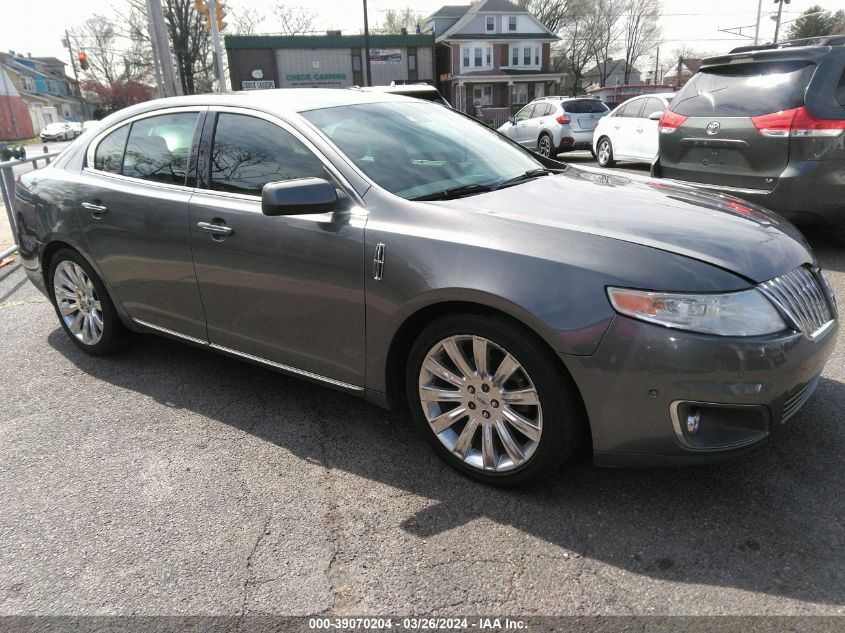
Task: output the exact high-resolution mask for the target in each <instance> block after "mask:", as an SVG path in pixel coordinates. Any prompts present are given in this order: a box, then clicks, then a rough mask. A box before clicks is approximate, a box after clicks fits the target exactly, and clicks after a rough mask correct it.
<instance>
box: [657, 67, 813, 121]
mask: <svg viewBox="0 0 845 633" xmlns="http://www.w3.org/2000/svg"><path fill="white" fill-rule="evenodd" d="M814 69H815V64H812V63H810V62H759V63H753V64H737V65H732V66H721V67H716V68H708V69H706V70H703V71H701V72H699V73H698V74H697V75H695V76H694V77H693V78H692V79H691V80H690V81H689V82H688V83H687V85H686V86H684V87H683V89H682V90H681V92H680V93H678V95H677V96H676V97H675V99H674V101H673V102H672V111H673V112H677V113H678V114H682V115H684V116H688V117H699V116H700V117H707V116H714V115H715V116H725V117H731V116H734V117H752V116H759V115H761V114H771V113H772V112H779V111H780V110H791V109H792V108H798V107H800V106H802V105H804V91H805V90H806V89H807V85H808V84H809V83H810V79H811V78H812V75H813V71H814Z"/></svg>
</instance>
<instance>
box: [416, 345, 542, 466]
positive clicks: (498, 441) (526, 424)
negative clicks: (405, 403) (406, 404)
mask: <svg viewBox="0 0 845 633" xmlns="http://www.w3.org/2000/svg"><path fill="white" fill-rule="evenodd" d="M419 397H420V403H421V405H422V410H423V413H424V414H425V417H426V420H428V424H429V426H430V427H431V430H432V432H434V434H435V435H436V436H437V438H438V439H439V440H440V441H441V442H442V443H443V445H444V446H445V447H446V448H447V449H449V451H451V452H452V453H453V454H454V455H455V456H456V457H458V458H459V459H461V460H462V461H463V462H464V463H465V464H467V465H469V466H472V467H474V468H477V469H479V470H485V471H495V472H504V471H508V470H513V469H514V468H518V467H519V466H522V465H523V464H525V463H526V462H527V461H528V460H529V459H530V458H531V456H532V455H533V454H534V451H535V450H536V449H537V446H538V444H539V442H540V436H541V434H542V432H543V411H542V408H541V406H540V398H539V396H538V394H537V389H536V388H535V387H534V383H533V382H532V381H531V378H530V377H529V376H528V373H527V372H526V371H525V369H524V368H523V367H522V365H520V364H519V362H518V361H517V360H516V359H515V358H514V357H513V356H511V355H510V354H509V353H508V352H507V350H505V349H503V348H502V347H500V346H499V345H497V344H496V343H494V342H492V341H490V340H488V339H486V338H483V337H480V336H472V335H456V336H450V337H448V338H445V339H443V340H442V341H440V342H439V343H437V344H436V345H435V346H434V347H433V348H431V350H429V352H428V354H427V355H426V357H425V360H424V361H423V364H422V368H421V369H420V376H419Z"/></svg>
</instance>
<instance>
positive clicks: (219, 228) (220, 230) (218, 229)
mask: <svg viewBox="0 0 845 633" xmlns="http://www.w3.org/2000/svg"><path fill="white" fill-rule="evenodd" d="M197 226H198V227H199V228H200V230H203V231H206V232H207V233H214V234H215V235H231V234H232V233H234V231H233V230H232V227H229V226H223V225H222V224H212V223H211V222H197Z"/></svg>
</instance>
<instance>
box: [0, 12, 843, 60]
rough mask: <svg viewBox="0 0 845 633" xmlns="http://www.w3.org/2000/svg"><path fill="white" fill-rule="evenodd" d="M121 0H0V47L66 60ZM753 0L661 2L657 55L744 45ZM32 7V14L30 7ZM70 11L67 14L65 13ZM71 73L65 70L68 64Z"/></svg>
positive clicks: (770, 29)
mask: <svg viewBox="0 0 845 633" xmlns="http://www.w3.org/2000/svg"><path fill="white" fill-rule="evenodd" d="M461 1H462V0H368V6H369V12H368V13H369V19H370V26H371V28H374V27H377V26H378V25H379V24H380V23H381V22H383V21H384V14H385V12H386V11H387V10H389V9H397V10H402V9H404V8H406V7H408V6H412V7H413V8H414V11H415V12H416V13H417V14H418V15H419V16H420V18H424V17H425V16H427V15H429V14H431V13H432V12H434V11H435V10H436V9H437V8H439V7H440V6H441V5H443V4H461ZM278 2H279V0H227V4H228V5H229V6H230V7H231V8H232V9H233V10H237V9H238V8H241V7H247V6H248V7H252V8H254V9H256V10H258V11H260V12H261V13H263V14H265V15H267V16H268V17H267V19H266V20H265V22H264V23H263V24H261V26H260V27H259V30H260V31H264V32H277V31H278V30H279V29H278V22H277V21H276V20H275V18H274V16H273V7H274V6H275V5H276V4H277V3H278ZM285 4H287V5H288V6H297V7H304V8H306V9H308V10H310V11H313V12H315V13H316V14H317V15H318V19H317V21H316V23H315V28H316V29H318V30H325V29H341V30H343V31H344V32H349V33H355V32H360V31H361V30H362V29H363V8H362V3H361V2H360V1H359V0H288V1H287V2H285ZM814 4H820V5H821V6H822V7H823V8H825V9H830V10H836V9H839V8H841V6H842V3H841V1H840V2H837V1H836V0H833V1H831V0H792V2H791V3H790V4H788V5H785V6H784V18H783V19H784V21H787V20H792V19H795V18H796V17H798V15H800V13H801V12H802V11H804V10H805V9H807V8H809V7H810V6H812V5H814ZM124 5H125V2H123V0H39V1H38V2H37V3H33V2H31V0H0V50H3V51H8V50H15V51H17V52H18V53H27V52H31V53H32V54H33V55H35V56H54V57H58V58H59V59H61V60H63V61H66V62H69V53H68V51H67V49H65V48H62V43H61V40H62V38H63V37H64V31H65V29H66V28H71V29H72V28H73V27H74V26H76V25H78V24H80V23H82V22H84V21H85V19H86V18H88V17H89V16H90V15H92V14H94V13H101V14H102V13H105V14H107V15H110V14H112V13H113V7H119V6H124ZM757 5H758V0H708V2H701V1H700V0H698V1H693V0H663V14H662V17H661V26H662V27H663V39H664V43H663V44H662V46H661V57H662V58H663V59H667V60H668V57H669V55H670V53H671V51H672V50H673V49H674V48H677V47H678V46H679V45H681V44H686V45H688V46H690V47H692V48H694V49H696V50H701V51H706V52H710V53H721V52H726V51H727V50H729V49H730V48H733V47H735V46H740V45H742V44H743V43H749V42H750V40H748V39H745V38H741V37H739V36H737V35H732V34H728V33H723V32H720V29H726V28H733V27H739V26H746V27H749V28H747V29H744V30H743V32H745V33H748V34H749V35H752V36H753V34H754V27H753V24H754V22H755V20H756V17H757ZM762 6H763V19H762V20H761V29H760V33H761V38H762V40H763V41H766V40H771V39H772V36H773V34H774V28H775V23H774V21H772V20H771V19H769V17H768V15H769V14H770V13H773V12H774V11H776V9H777V5H776V4H775V3H774V2H773V0H762ZM34 7H37V15H35V14H34V13H33V8H34ZM71 10H72V14H69V13H70V11H71ZM649 64H650V65H651V67H653V65H654V62H653V60H643V62H642V63H641V64H639V66H640V67H641V70H645V69H647V68H649V67H650V66H649ZM68 72H69V73H70V68H69V67H68Z"/></svg>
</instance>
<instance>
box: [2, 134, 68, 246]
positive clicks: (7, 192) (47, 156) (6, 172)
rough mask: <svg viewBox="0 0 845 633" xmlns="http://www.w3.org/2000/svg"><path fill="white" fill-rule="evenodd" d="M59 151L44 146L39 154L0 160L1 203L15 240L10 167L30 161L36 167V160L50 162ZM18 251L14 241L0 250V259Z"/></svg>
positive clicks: (15, 227) (12, 179) (13, 193)
mask: <svg viewBox="0 0 845 633" xmlns="http://www.w3.org/2000/svg"><path fill="white" fill-rule="evenodd" d="M60 153H61V151H56V152H51V151H49V150H48V149H47V148H46V147H45V148H44V153H43V154H39V155H37V156H31V157H27V158H21V159H17V160H7V161H3V162H0V192H1V193H2V194H3V204H4V205H6V215H7V216H8V218H9V228H10V229H11V230H12V237H13V238H14V239H15V242H17V239H18V231H17V225H16V224H15V208H14V204H15V174H14V172H13V171H12V168H14V167H17V166H18V165H25V164H26V163H32V164H33V166H34V167H35V168H36V169H37V168H38V161H40V160H43V161H44V162H45V164H46V165H49V164H50V160H51V159H52V158H55V157H56V156H58V155H59V154H60ZM17 252H18V244H17V243H15V244H14V245H13V246H10V247H9V248H7V249H6V250H4V251H2V252H0V260H2V259H4V258H6V257H8V256H9V255H13V254H15V253H17Z"/></svg>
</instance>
